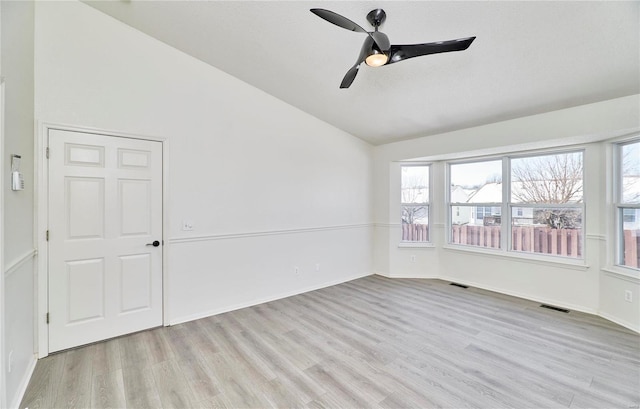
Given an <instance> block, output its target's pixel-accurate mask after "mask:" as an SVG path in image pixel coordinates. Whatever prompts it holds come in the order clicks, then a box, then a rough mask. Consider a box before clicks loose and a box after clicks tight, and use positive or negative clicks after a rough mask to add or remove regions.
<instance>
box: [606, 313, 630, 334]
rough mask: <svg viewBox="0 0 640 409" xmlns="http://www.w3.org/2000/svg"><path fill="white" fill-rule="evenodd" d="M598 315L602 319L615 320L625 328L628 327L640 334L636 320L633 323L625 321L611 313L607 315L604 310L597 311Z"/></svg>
mask: <svg viewBox="0 0 640 409" xmlns="http://www.w3.org/2000/svg"><path fill="white" fill-rule="evenodd" d="M598 315H599V316H601V317H602V318H604V319H607V320H609V321H611V322H615V323H616V324H618V325H621V326H623V327H625V328H627V329H630V330H631V331H633V332H637V333H639V334H640V326H639V325H638V323H637V322H636V323H635V324H633V323H630V322H627V321H623V320H621V319H620V318H616V317H614V316H613V315H609V314H607V313H606V312H600V313H598Z"/></svg>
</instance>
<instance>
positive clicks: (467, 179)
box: [449, 160, 502, 203]
mask: <svg viewBox="0 0 640 409" xmlns="http://www.w3.org/2000/svg"><path fill="white" fill-rule="evenodd" d="M449 169H450V175H451V181H450V183H451V203H500V202H502V161H500V160H494V161H486V162H473V163H458V164H452V165H451V166H450V168H449Z"/></svg>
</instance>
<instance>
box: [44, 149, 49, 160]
mask: <svg viewBox="0 0 640 409" xmlns="http://www.w3.org/2000/svg"><path fill="white" fill-rule="evenodd" d="M45 153H46V155H47V159H49V147H48V146H47V149H46V152H45Z"/></svg>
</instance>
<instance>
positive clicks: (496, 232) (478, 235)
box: [451, 206, 502, 249]
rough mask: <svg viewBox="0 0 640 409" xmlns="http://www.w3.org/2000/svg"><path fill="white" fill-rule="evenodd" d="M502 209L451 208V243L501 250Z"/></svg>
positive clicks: (482, 207) (486, 207) (490, 207)
mask: <svg viewBox="0 0 640 409" xmlns="http://www.w3.org/2000/svg"><path fill="white" fill-rule="evenodd" d="M501 223H502V218H501V217H500V208H499V207H495V206H451V243H453V244H466V245H468V246H479V247H487V248H494V249H499V248H500V224H501Z"/></svg>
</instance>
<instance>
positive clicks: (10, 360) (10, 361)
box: [7, 351, 13, 373]
mask: <svg viewBox="0 0 640 409" xmlns="http://www.w3.org/2000/svg"><path fill="white" fill-rule="evenodd" d="M11 369H13V351H11V352H9V356H8V357H7V372H9V373H11Z"/></svg>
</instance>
